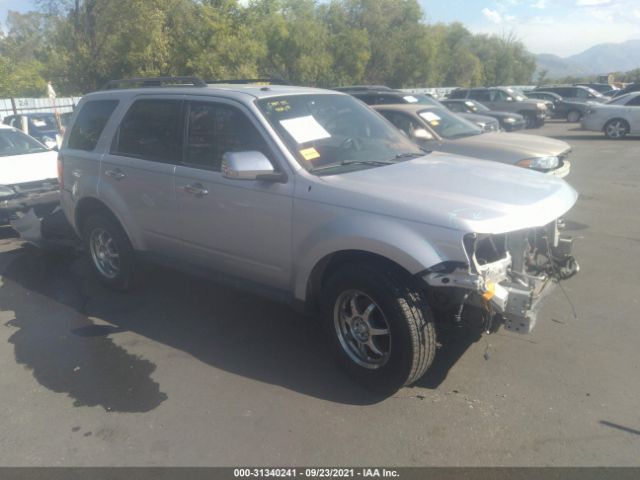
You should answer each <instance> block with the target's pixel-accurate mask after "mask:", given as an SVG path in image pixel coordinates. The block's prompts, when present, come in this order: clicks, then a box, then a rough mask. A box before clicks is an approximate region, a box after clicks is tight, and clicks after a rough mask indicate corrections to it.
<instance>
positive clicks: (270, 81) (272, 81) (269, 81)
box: [207, 78, 291, 85]
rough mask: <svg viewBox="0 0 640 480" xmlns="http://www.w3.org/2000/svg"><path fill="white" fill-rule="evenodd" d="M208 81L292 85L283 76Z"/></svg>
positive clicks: (212, 82)
mask: <svg viewBox="0 0 640 480" xmlns="http://www.w3.org/2000/svg"><path fill="white" fill-rule="evenodd" d="M207 83H208V84H217V83H220V84H223V83H228V84H231V85H291V84H290V83H289V82H287V81H286V80H283V79H281V78H230V79H226V80H207Z"/></svg>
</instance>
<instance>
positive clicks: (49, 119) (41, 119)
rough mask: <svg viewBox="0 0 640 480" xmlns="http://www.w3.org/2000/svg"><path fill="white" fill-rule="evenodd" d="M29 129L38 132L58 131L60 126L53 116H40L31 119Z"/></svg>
mask: <svg viewBox="0 0 640 480" xmlns="http://www.w3.org/2000/svg"><path fill="white" fill-rule="evenodd" d="M29 127H30V128H35V129H37V130H57V129H58V125H57V123H56V119H55V117H54V116H53V115H38V116H30V117H29Z"/></svg>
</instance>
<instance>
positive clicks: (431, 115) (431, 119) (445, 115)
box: [418, 108, 484, 140]
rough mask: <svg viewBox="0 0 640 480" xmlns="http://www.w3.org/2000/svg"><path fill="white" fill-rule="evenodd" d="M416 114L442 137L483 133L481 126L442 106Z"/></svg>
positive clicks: (450, 137) (449, 137) (451, 138)
mask: <svg viewBox="0 0 640 480" xmlns="http://www.w3.org/2000/svg"><path fill="white" fill-rule="evenodd" d="M418 115H420V117H421V118H422V119H423V120H424V121H425V122H426V123H427V124H428V125H429V126H430V127H431V128H432V129H433V130H435V132H436V133H437V134H438V135H440V136H441V137H442V138H447V139H449V140H453V139H456V138H462V137H470V136H472V135H480V134H481V133H484V131H483V130H482V128H480V127H478V126H476V125H475V124H473V123H471V122H469V121H467V120H465V119H464V118H462V117H460V116H459V115H456V114H455V113H452V112H449V111H448V110H445V109H444V108H430V109H428V110H422V111H420V112H418Z"/></svg>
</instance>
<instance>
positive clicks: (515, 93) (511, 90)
mask: <svg viewBox="0 0 640 480" xmlns="http://www.w3.org/2000/svg"><path fill="white" fill-rule="evenodd" d="M506 91H507V92H509V95H511V96H512V97H513V99H514V100H515V101H516V102H522V101H524V100H526V99H527V97H525V96H524V94H523V93H522V92H521V91H520V90H516V89H515V88H507V89H506Z"/></svg>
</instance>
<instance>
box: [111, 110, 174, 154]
mask: <svg viewBox="0 0 640 480" xmlns="http://www.w3.org/2000/svg"><path fill="white" fill-rule="evenodd" d="M183 126H184V122H183V119H182V101H181V100H163V99H148V100H137V101H136V102H135V103H134V104H133V105H132V106H131V108H129V110H128V111H127V113H126V115H125V116H124V118H123V119H122V122H121V123H120V129H119V130H118V135H117V138H116V139H115V142H114V146H113V148H112V150H111V153H113V154H116V155H123V156H125V157H135V158H142V159H144V160H152V161H155V162H163V163H177V162H179V161H180V160H181V159H182V130H183Z"/></svg>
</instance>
